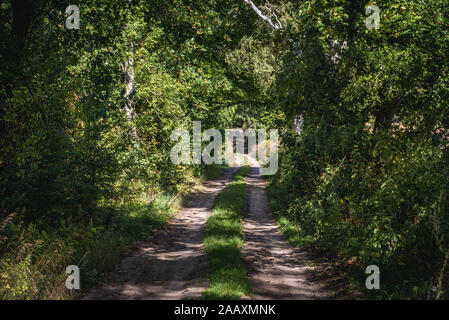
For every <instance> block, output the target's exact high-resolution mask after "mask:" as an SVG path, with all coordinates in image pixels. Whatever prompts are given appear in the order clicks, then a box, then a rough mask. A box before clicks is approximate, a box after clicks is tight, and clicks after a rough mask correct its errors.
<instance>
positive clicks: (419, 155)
mask: <svg viewBox="0 0 449 320" xmlns="http://www.w3.org/2000/svg"><path fill="white" fill-rule="evenodd" d="M366 4H367V3H366V2H365V1H353V0H351V1H349V0H348V1H347V0H341V1H302V2H291V3H288V4H284V5H283V8H284V10H286V11H287V12H288V14H285V15H284V16H285V19H286V20H285V22H284V25H287V27H286V30H287V31H286V32H288V33H289V34H290V37H291V38H293V39H295V40H296V41H297V43H298V46H299V47H300V48H301V50H302V55H301V57H300V58H299V59H293V58H292V57H291V56H290V57H289V58H288V59H285V60H284V67H283V70H282V71H281V72H280V73H279V75H278V78H277V79H278V81H277V86H276V91H275V92H276V94H277V95H278V97H279V102H280V104H281V108H282V109H283V110H284V112H285V113H286V114H292V115H295V114H296V115H299V114H301V115H303V117H304V119H305V121H304V126H303V128H302V134H301V138H300V139H298V137H297V135H296V133H291V132H288V133H285V135H284V139H283V153H282V157H281V159H282V160H281V170H280V173H279V174H278V175H277V177H276V178H275V180H274V181H273V183H272V184H273V185H272V195H273V197H274V198H276V197H277V198H278V201H280V203H278V204H277V206H276V207H277V210H278V213H279V214H280V215H282V216H287V217H288V218H289V220H290V221H291V222H292V224H293V225H294V226H295V228H297V229H298V230H299V231H298V232H299V233H300V234H301V237H302V240H303V242H302V243H309V244H314V245H315V246H316V247H318V248H320V249H321V250H322V251H323V252H325V253H327V254H329V255H330V256H334V257H338V260H339V261H340V262H344V264H348V263H350V264H355V265H357V266H359V267H360V274H361V275H362V278H363V271H364V269H365V268H366V266H368V265H370V264H376V265H378V266H379V267H380V270H381V275H382V280H381V283H382V286H383V289H384V290H381V291H379V292H375V293H374V294H376V295H377V296H379V297H389V298H398V297H428V298H436V297H437V298H441V297H443V296H444V297H448V291H447V290H448V289H447V288H448V286H447V284H448V272H447V268H446V267H447V262H448V257H449V238H448V234H449V224H448V223H449V216H448V214H449V210H448V205H449V202H448V190H449V178H448V177H449V175H448V173H449V171H448V170H449V166H448V165H449V162H448V161H449V148H448V147H449V140H448V137H449V136H448V132H449V131H448V128H449V123H448V119H449V117H448V115H449V106H448V93H449V90H448V85H449V73H448V72H449V65H448V58H449V57H448V54H449V38H448V33H449V10H448V8H449V7H448V3H447V1H422V2H421V1H406V0H385V1H377V3H376V4H377V5H378V6H379V8H380V12H381V14H380V18H381V20H380V28H379V29H372V30H370V29H368V28H367V27H366V26H365V19H366V17H367V16H366V15H365V5H366ZM273 201H274V200H273ZM362 270H363V271H362ZM359 283H360V284H361V286H363V285H364V282H363V280H362V281H360V282H359Z"/></svg>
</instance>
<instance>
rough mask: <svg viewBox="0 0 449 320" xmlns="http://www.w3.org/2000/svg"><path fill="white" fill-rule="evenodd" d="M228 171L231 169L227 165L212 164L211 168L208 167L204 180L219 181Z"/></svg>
mask: <svg viewBox="0 0 449 320" xmlns="http://www.w3.org/2000/svg"><path fill="white" fill-rule="evenodd" d="M226 169H229V166H228V165H227V164H211V165H209V166H206V169H205V173H204V178H205V179H206V180H215V179H218V178H220V177H221V175H222V174H223V172H224V170H226Z"/></svg>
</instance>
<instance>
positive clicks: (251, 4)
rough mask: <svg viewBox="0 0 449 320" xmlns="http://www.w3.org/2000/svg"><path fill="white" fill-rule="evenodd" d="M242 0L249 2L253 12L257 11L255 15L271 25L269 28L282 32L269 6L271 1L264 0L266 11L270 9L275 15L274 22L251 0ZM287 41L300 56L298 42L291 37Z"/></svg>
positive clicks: (279, 23)
mask: <svg viewBox="0 0 449 320" xmlns="http://www.w3.org/2000/svg"><path fill="white" fill-rule="evenodd" d="M243 1H245V3H247V4H249V5H250V6H251V8H252V9H253V10H254V12H255V13H257V15H258V16H259V17H261V18H262V19H263V20H264V21H266V22H268V24H269V25H270V26H271V28H273V29H274V30H276V31H279V30H280V31H282V33H283V30H282V24H281V22H280V21H279V19H278V17H277V15H276V13H274V11H273V9H272V7H271V3H270V2H268V0H266V3H267V9H268V11H270V13H271V14H272V15H273V16H274V17H275V19H276V23H274V22H273V20H271V18H269V17H267V16H266V15H264V14H263V13H262V11H260V9H259V8H257V7H256V5H255V4H254V3H253V2H252V0H243ZM287 41H288V42H289V43H290V44H291V45H292V48H293V51H294V52H295V53H296V55H297V56H298V58H300V57H301V55H302V51H301V49H299V46H298V44H297V43H296V42H295V41H294V40H293V39H291V38H287Z"/></svg>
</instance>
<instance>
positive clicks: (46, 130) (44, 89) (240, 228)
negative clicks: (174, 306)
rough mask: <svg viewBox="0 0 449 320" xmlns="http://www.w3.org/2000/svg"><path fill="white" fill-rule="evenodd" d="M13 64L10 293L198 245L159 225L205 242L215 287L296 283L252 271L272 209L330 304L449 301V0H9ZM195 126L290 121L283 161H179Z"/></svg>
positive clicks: (3, 243)
mask: <svg viewBox="0 0 449 320" xmlns="http://www.w3.org/2000/svg"><path fill="white" fill-rule="evenodd" d="M0 59H1V60H0V61H1V64H0V300H36V299H50V300H54V299H56V300H60V299H64V300H65V299H79V298H80V297H82V296H83V295H85V294H86V293H87V296H88V297H89V293H88V292H92V291H89V290H94V289H95V288H98V286H100V284H101V283H103V282H105V281H109V280H107V279H109V276H110V274H111V273H114V270H116V269H115V268H117V266H120V265H121V264H120V263H121V261H134V260H130V259H128V260H126V259H125V260H123V259H124V258H125V257H127V256H129V255H130V254H131V257H134V258H135V257H136V256H135V255H134V256H133V253H132V252H133V250H134V249H133V248H136V247H138V248H139V243H141V242H142V241H144V242H145V243H147V244H148V245H151V246H153V245H154V246H159V245H161V244H160V243H164V245H165V247H163V249H164V250H172V251H170V252H175V253H176V252H179V253H180V254H181V253H182V252H184V251H182V250H183V247H178V245H179V244H178V242H179V241H178V242H177V241H174V240H173V239H172V238H170V237H168V236H167V235H161V232H160V231H161V230H169V231H170V230H171V231H170V232H172V233H170V232H168V234H174V235H175V234H177V235H179V236H181V235H182V236H185V237H186V238H185V240H186V242H188V241H190V244H191V245H192V246H193V245H198V246H200V245H201V244H202V245H201V246H202V247H201V248H202V249H198V250H199V251H198V252H200V251H201V252H203V253H204V257H203V256H201V257H199V258H198V259H200V260H198V261H201V263H200V264H198V265H203V262H204V261H206V262H204V263H206V264H208V265H209V267H208V270H209V271H207V274H206V271H205V272H204V274H201V277H200V276H198V277H199V279H203V276H204V279H205V280H204V290H203V289H201V290H202V291H201V290H200V291H201V292H199V293H198V294H199V295H200V296H201V298H205V299H241V298H245V297H252V296H255V297H256V298H257V297H264V296H263V294H266V296H267V297H270V298H272V299H277V298H279V299H281V298H292V296H289V297H285V296H276V295H274V294H273V295H270V294H269V293H267V292H268V291H267V290H269V288H267V287H263V286H262V285H261V286H259V285H258V283H259V282H258V281H259V280H258V279H259V277H260V279H263V278H264V276H266V277H269V275H270V274H272V275H273V277H275V276H274V274H275V272H272V273H270V272H271V271H272V270H271V269H269V268H268V267H267V269H264V270H265V271H263V270H262V271H260V272H259V274H252V273H251V271H249V269H248V268H247V267H246V266H247V264H251V263H252V262H251V259H252V258H254V257H252V258H251V259H250V258H248V257H250V256H251V251H252V252H253V254H254V255H255V254H256V253H257V252H256V251H255V249H257V247H258V245H257V243H258V241H259V242H260V241H264V237H268V238H266V241H267V242H270V241H271V240H270V239H281V238H278V235H277V233H274V232H272V231H271V229H270V230H265V231H263V232H262V231H260V234H259V233H258V232H257V231H254V234H252V233H253V231H251V230H256V229H257V228H253V229H252V228H251V226H252V225H251V224H250V223H249V222H248V221H249V220H248V218H247V216H246V215H247V214H249V217H257V214H258V212H259V211H258V210H263V211H264V212H265V211H266V212H267V215H268V212H269V216H270V217H273V219H274V221H275V222H273V225H274V224H275V225H277V226H278V227H279V230H280V232H281V233H282V237H283V238H282V239H284V240H285V244H284V243H283V242H282V241H284V240H279V243H281V242H282V245H280V247H279V248H281V249H279V250H274V249H270V250H272V251H270V252H272V253H271V254H272V255H273V257H275V258H276V259H279V261H281V262H279V263H280V264H284V265H285V266H287V267H288V268H292V270H299V268H300V265H302V263H303V262H304V261H302V259H305V260H306V261H308V262H309V263H310V264H311V265H315V266H316V270H315V273H316V275H317V276H318V277H319V278H320V279H321V280H320V281H322V282H323V283H326V282H329V281H330V280H329V279H330V278H331V277H330V275H329V273H328V272H327V273H326V271H325V270H324V271H323V269H326V270H332V275H338V278H339V280H338V281H337V282H336V283H333V284H331V285H327V286H326V288H328V289H320V290H318V289H317V290H318V291H320V292H321V293H322V294H323V295H324V291H326V294H325V295H326V296H327V297H328V298H330V299H355V297H357V298H360V299H379V300H383V299H388V300H389V299H430V300H433V299H436V300H438V299H448V298H449V1H448V0H377V1H362V0H299V1H298V0H269V1H268V0H201V1H199V0H151V1H150V0H108V1H99V0H84V1H79V0H2V1H1V5H0ZM195 121H197V122H200V123H201V129H202V131H205V130H207V129H216V130H217V132H220V133H222V135H223V137H224V136H225V131H226V130H228V129H232V128H241V129H242V130H247V129H255V130H266V131H267V132H269V131H270V130H271V129H276V130H277V132H278V133H279V155H278V158H276V159H278V169H277V170H276V173H275V174H273V175H266V176H264V177H263V178H260V179H259V178H258V177H256V176H255V174H254V171H253V170H252V169H253V168H252V169H250V168H248V166H243V165H242V166H241V167H240V168H233V167H232V166H229V165H228V164H227V163H224V162H223V163H212V164H205V163H201V161H199V163H198V162H195V161H194V162H193V163H190V164H185V163H184V164H182V163H181V164H176V163H173V161H171V158H170V154H171V151H172V149H173V147H174V146H175V145H176V143H177V142H178V141H177V140H176V141H175V139H173V136H172V133H173V132H174V131H175V130H187V131H188V132H192V129H193V125H194V122H195ZM191 138H192V139H195V137H194V136H193V135H191ZM272 138H273V137H272ZM223 143H224V141H223ZM267 143H268V145H269V146H270V147H271V148H273V147H274V142H270V140H269V139H268V142H267ZM201 144H202V145H203V146H205V145H206V144H207V143H206V142H205V141H203V142H202V143H201V142H200V145H201ZM188 152H189V153H190V152H195V150H193V151H192V150H189V151H188ZM203 157H204V156H203ZM262 166H263V164H262ZM252 167H254V166H252ZM222 177H225V178H222ZM256 178H257V179H256ZM220 179H227V180H226V181H227V182H226V183H225V184H223V185H222V184H211V183H206V182H207V181H209V182H210V181H212V182H213V181H215V182H216V181H224V180H220ZM262 185H263V186H262ZM265 185H266V188H264V186H265ZM204 186H206V191H204V192H206V193H207V192H210V194H211V195H212V194H213V195H214V197H215V195H217V197H216V199H215V198H214V197H211V198H210V199H211V200H210V201H209V200H208V201H209V202H207V204H206V202H205V204H204V206H203V204H201V206H200V205H198V208H200V209H201V210H200V209H198V210H196V209H195V210H196V211H195V212H192V210H190V211H188V210H187V209H188V208H189V205H188V203H189V201H190V200H191V199H196V198H194V197H195V194H198V193H201V192H202V191H201V190H203V189H202V188H204ZM208 188H209V189H208ZM220 188H221V189H220ZM264 189H266V194H265V191H264ZM207 190H209V191H207ZM208 194H209V193H207V195H208ZM265 197H266V199H267V200H266V202H267V205H266V208H265V205H264V202H261V201H262V200H260V199H265ZM208 199H209V198H208ZM248 199H250V200H248ZM251 199H252V200H251ZM253 200H254V201H253ZM248 201H249V202H250V203H248ZM251 201H253V202H254V203H252V202H251ZM263 201H265V200H263ZM194 202H195V201H194ZM255 202H260V203H262V205H260V206H262V209H260V207H258V206H257V205H256V204H255ZM253 204H254V206H253ZM207 206H208V207H207ZM206 207H207V210H206ZM185 208H187V209H185ZM203 209H204V210H203ZM251 210H253V211H251ZM178 211H179V213H178ZM187 211H188V212H187ZM184 213H185V214H186V217H188V218H189V219H190V218H191V219H202V220H188V219H185V220H183V219H182V218H183V217H184V215H183V214H184ZM251 214H255V216H251ZM267 219H268V218H267ZM270 219H271V218H270ZM197 221H201V223H203V222H204V228H203V227H201V226H200V225H199V224H196V222H197ZM263 221H265V220H263ZM267 221H268V220H267ZM270 221H271V220H270ZM194 222H195V223H194ZM254 223H256V222H254ZM197 225H198V226H199V229H196V226H197ZM164 228H168V229H164ZM203 229H204V230H203ZM257 230H258V229H257ZM152 237H155V238H154V239H156V240H154V241H153V240H152V239H153V238H152ZM158 237H159V238H158ZM176 239H177V238H176ZM187 240H188V241H187ZM260 243H262V242H260ZM276 243H277V242H276ZM203 247H204V248H203ZM157 248H159V247H157ZM195 248H196V247H195ZM251 248H254V250H251ZM294 249H301V250H306V251H307V252H308V253H309V256H308V257H307V258H302V256H301V258H298V261H296V260H295V261H292V259H290V260H288V261H287V260H286V259H287V257H288V256H291V255H290V252H293V251H289V250H294ZM161 250H162V249H161ZM192 250H193V249H192ZM195 250H196V249H195ZM275 251H278V252H279V253H282V254H279V257H278V256H277V254H276V252H275ZM148 252H150V251H148ZM151 252H152V251H151ZM151 252H150V253H148V255H147V256H141V257H140V258H139V260H136V261H135V263H136V264H139V265H140V264H144V263H146V264H148V265H151V264H152V263H153V261H155V258H152V257H153V254H154V253H151ZM166 252H169V251H166ZM195 252H196V251H195ZM273 252H274V253H273ZM295 252H296V251H295ZM186 255H187V254H186ZM202 257H203V258H204V259H205V260H204V261H203V260H201V259H203V258H202ZM134 258H133V259H134ZM183 258H185V259H187V257H184V256H183ZM152 259H153V260H152ZM254 259H256V258H254ZM299 260H301V261H299ZM161 261H162V260H161V259H159V260H158V261H156V262H154V266H153V267H151V266H149V267H148V268H149V269H148V270H152V269H151V268H154V269H156V266H157V269H161V270H162V271H163V272H165V274H167V277H169V274H171V272H172V271H171V270H172V269H171V268H172V267H173V268H174V269H173V270H175V271H176V270H177V269H176V268H178V267H176V266H174V265H173V266H172V265H163V264H162V262H161ZM207 261H208V262H207ZM248 261H249V262H248ZM282 261H283V262H282ZM123 263H125V262H123ZM129 263H130V264H131V262H129ZM173 263H175V262H173ZM177 263H178V264H181V265H182V264H184V265H190V264H191V265H192V270H194V269H195V270H202V269H201V268H200V267H199V268H198V269H196V268H195V265H196V264H197V260H192V261H190V260H189V263H188V264H187V262H185V261H184V260H183V261H178V262H177ZM323 263H325V265H326V266H327V267H326V268H320V265H323ZM70 265H75V266H78V267H79V270H80V275H81V277H80V281H81V289H80V290H71V289H70V288H68V287H67V286H66V278H67V276H68V274H67V273H66V268H67V266H70ZM372 265H374V266H377V267H378V269H379V270H380V275H381V276H380V289H378V290H370V289H369V288H368V287H367V286H366V285H365V279H366V278H367V277H368V274H366V273H365V270H366V268H367V267H368V266H372ZM122 266H123V264H122ZM270 268H275V266H270ZM301 268H302V267H301ZM129 270H131V269H129ZM204 270H206V269H204ZM270 270H271V271H270ZM273 270H274V269H273ZM301 270H302V269H301ZM141 271H142V270H140V271H139V270H138V271H135V272H141ZM162 271H161V272H162ZM175 271H173V272H175ZM129 272H130V274H131V271H129ZM142 272H143V271H142ZM155 272H156V271H155ZM183 272H184V271H183ZM185 272H187V271H185ZM191 272H192V274H193V272H194V271H191ZM195 272H197V273H201V272H199V271H195ZM298 272H299V271H298ZM301 272H302V271H301ZM298 274H299V273H298ZM195 275H196V273H195ZM301 275H302V273H301ZM180 277H181V275H180ZM186 277H188V276H187V275H186ZM298 277H299V276H298ZM301 277H302V276H301ZM167 279H168V278H167ZM170 279H171V278H170ZM273 279H274V278H273ZM148 281H149V280H148ZM273 281H275V280H273ZM170 283H171V282H169V284H168V285H167V287H165V288H163V287H158V286H156V284H154V283H152V282H151V283H150V282H148V284H146V285H147V286H151V288H152V290H155V291H158V292H159V293H160V295H157V296H155V297H156V298H158V297H162V296H163V297H170V298H178V296H172V295H170V294H171V292H172V291H173V292H174V291H175V289H176V290H181V289H179V288H177V287H176V288H174V289H173V290H172V289H171V287H170ZM198 283H202V280H201V281H198ZM287 284H288V285H291V287H292V290H293V291H292V292H294V290H302V288H300V287H298V286H300V285H299V284H298V283H295V284H290V283H287ZM139 285H140V284H139ZM141 285H142V286H143V284H141ZM311 286H312V287H313V286H315V285H311ZM111 287H113V286H112V285H111ZM200 287H201V286H200ZM114 288H115V287H114ZM111 290H112V289H111ZM198 290H199V289H198ZM102 292H103V293H104V292H105V291H104V290H103V291H102ZM120 292H121V293H120V294H121V295H122V296H121V297H123V295H125V294H127V293H126V292H125V291H123V290H122V291H120ZM133 292H134V293H133V294H135V295H137V293H135V292H138V290H137V289H135V290H134V291H133ZM139 292H140V291H139ZM161 292H163V293H164V295H162V293H161ZM190 292H194V290H193V289H192V290H190ZM298 292H299V291H298ZM301 292H302V291H301ZM321 293H320V294H321ZM108 294H109V293H108ZM192 294H193V293H192ZM301 294H303V293H301ZM93 296H94V297H95V295H93ZM105 296H106V295H105ZM296 297H302V296H301V295H300V294H299V293H298V296H295V297H293V298H296Z"/></svg>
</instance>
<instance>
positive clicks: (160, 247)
mask: <svg viewBox="0 0 449 320" xmlns="http://www.w3.org/2000/svg"><path fill="white" fill-rule="evenodd" d="M237 170H238V168H237V167H236V168H231V169H228V170H227V171H226V172H225V173H224V175H223V177H222V178H221V179H218V180H214V181H209V182H206V183H205V187H204V189H203V191H202V192H201V193H199V194H197V195H195V196H194V197H193V198H192V199H191V200H190V201H189V203H188V204H187V205H186V206H185V207H184V208H182V209H181V210H180V212H179V213H178V214H177V216H176V217H175V218H174V219H173V220H172V221H171V222H170V223H169V224H168V225H167V226H166V227H165V228H164V229H163V230H160V231H159V232H158V233H157V234H156V235H155V236H153V237H151V238H149V239H147V240H146V241H144V242H142V243H141V244H140V245H139V247H138V248H137V250H136V251H135V252H134V253H133V254H131V255H130V256H129V257H127V258H125V259H124V260H123V261H122V263H121V264H120V265H119V267H118V268H117V270H116V272H115V274H114V276H113V279H111V280H109V281H108V283H107V284H105V285H103V286H100V287H98V288H94V289H92V290H90V291H89V292H88V293H87V294H86V295H85V296H84V297H83V299H95V300H100V299H107V300H113V299H121V300H128V299H132V300H139V299H157V300H159V299H175V300H177V299H200V298H201V292H202V291H203V290H205V289H206V287H207V278H206V277H207V256H206V254H205V252H204V250H203V239H204V231H205V230H204V229H205V223H206V220H207V218H208V216H209V212H210V209H211V208H212V206H213V204H214V200H215V196H216V195H217V194H218V193H219V192H220V191H221V190H222V189H223V188H224V187H225V186H226V184H227V183H228V182H229V181H230V179H231V178H232V176H233V174H234V173H235V172H236V171H237Z"/></svg>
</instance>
